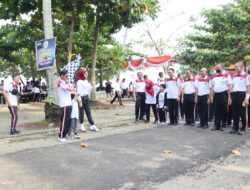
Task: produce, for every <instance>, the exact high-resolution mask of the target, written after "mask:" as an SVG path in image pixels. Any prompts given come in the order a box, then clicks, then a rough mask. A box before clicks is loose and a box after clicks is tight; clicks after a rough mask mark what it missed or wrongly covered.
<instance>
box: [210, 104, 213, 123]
mask: <svg viewBox="0 0 250 190" xmlns="http://www.w3.org/2000/svg"><path fill="white" fill-rule="evenodd" d="M213 118H214V103H210V104H209V121H212V120H213Z"/></svg>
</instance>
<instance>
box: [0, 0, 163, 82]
mask: <svg viewBox="0 0 250 190" xmlns="http://www.w3.org/2000/svg"><path fill="white" fill-rule="evenodd" d="M72 2H73V1H72V0H64V1H63V3H62V1H61V0H52V9H53V10H52V15H53V30H54V35H55V36H56V37H57V50H56V56H57V67H58V68H60V67H62V66H63V65H65V64H66V62H67V47H68V40H69V39H68V38H69V30H70V23H71V17H72V11H73V5H72ZM75 2H76V3H77V14H76V18H75V30H74V33H73V51H72V52H73V53H75V54H78V53H80V54H81V55H82V57H83V62H82V66H83V67H87V68H90V67H91V57H92V51H93V43H94V32H95V21H96V20H95V19H96V17H99V19H100V35H99V45H100V46H99V47H98V50H97V51H98V54H99V56H98V57H97V69H98V70H99V69H101V68H102V67H103V69H104V71H105V73H104V75H105V78H108V77H109V76H110V75H112V74H114V73H116V72H118V70H120V69H121V68H122V66H123V63H124V62H125V60H126V59H127V57H130V56H131V55H133V54H134V52H133V51H132V50H131V49H130V48H125V47H122V45H121V44H119V43H118V42H117V41H115V40H114V39H113V38H112V34H113V33H115V32H118V31H119V30H120V29H121V28H122V27H132V26H133V24H135V23H138V22H141V21H143V20H144V19H145V18H146V17H147V16H150V17H152V18H154V17H156V13H157V11H158V10H159V6H158V1H157V0H142V1H138V0H130V1H127V0H102V1H100V0H92V1H90V0H75ZM23 15H29V16H28V19H24V16H23ZM26 17H27V16H26ZM0 19H4V20H7V19H11V20H12V23H11V24H6V25H4V26H2V27H1V28H0V50H1V51H0V61H1V64H0V69H1V71H4V72H5V73H7V74H8V73H11V72H13V71H19V72H21V73H22V74H24V75H25V76H26V77H28V76H31V73H30V72H31V70H30V55H32V64H33V65H34V66H35V48H34V42H35V41H37V40H40V39H43V38H44V34H43V16H42V0H32V1H30V0H18V1H17V0H2V1H1V3H0ZM107 45H111V46H112V47H111V48H108V49H107V48H105V47H106V46H107ZM73 59H74V58H73ZM36 74H37V77H38V76H40V75H45V72H36Z"/></svg>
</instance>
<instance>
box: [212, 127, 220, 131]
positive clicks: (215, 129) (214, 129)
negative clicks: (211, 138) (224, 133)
mask: <svg viewBox="0 0 250 190" xmlns="http://www.w3.org/2000/svg"><path fill="white" fill-rule="evenodd" d="M219 130H220V129H218V128H216V127H214V128H213V129H211V131H219Z"/></svg>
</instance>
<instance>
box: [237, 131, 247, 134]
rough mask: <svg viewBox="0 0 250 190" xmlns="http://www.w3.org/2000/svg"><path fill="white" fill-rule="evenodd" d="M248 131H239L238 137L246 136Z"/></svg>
mask: <svg viewBox="0 0 250 190" xmlns="http://www.w3.org/2000/svg"><path fill="white" fill-rule="evenodd" d="M245 134H246V131H238V135H245Z"/></svg>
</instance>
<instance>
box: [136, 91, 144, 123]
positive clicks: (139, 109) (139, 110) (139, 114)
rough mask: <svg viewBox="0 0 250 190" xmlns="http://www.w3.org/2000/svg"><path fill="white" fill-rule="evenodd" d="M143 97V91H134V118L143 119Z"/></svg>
mask: <svg viewBox="0 0 250 190" xmlns="http://www.w3.org/2000/svg"><path fill="white" fill-rule="evenodd" d="M145 99H146V95H145V93H144V92H137V93H136V102H135V119H143V116H144V114H145Z"/></svg>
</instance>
